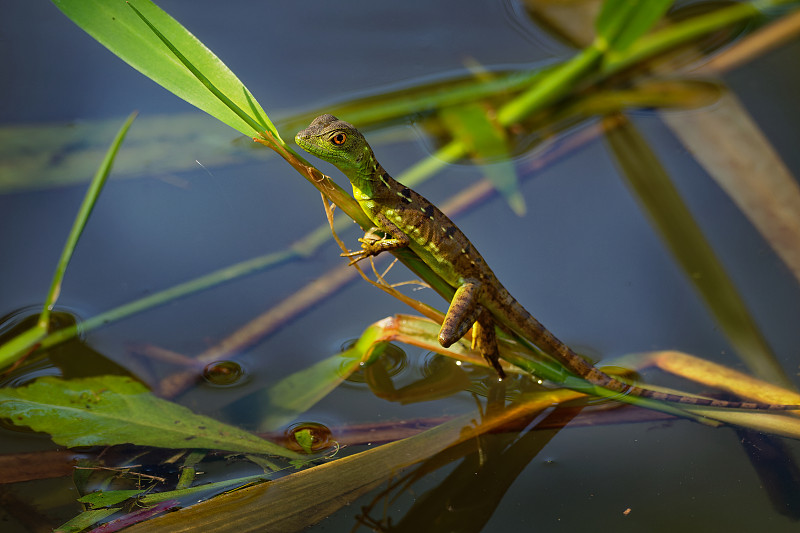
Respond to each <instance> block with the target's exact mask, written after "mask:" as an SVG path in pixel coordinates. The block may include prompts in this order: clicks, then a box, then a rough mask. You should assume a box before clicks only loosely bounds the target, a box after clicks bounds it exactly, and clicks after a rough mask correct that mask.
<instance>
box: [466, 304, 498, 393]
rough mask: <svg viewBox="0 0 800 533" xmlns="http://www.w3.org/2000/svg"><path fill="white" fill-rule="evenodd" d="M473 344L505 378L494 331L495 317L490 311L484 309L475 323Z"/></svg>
mask: <svg viewBox="0 0 800 533" xmlns="http://www.w3.org/2000/svg"><path fill="white" fill-rule="evenodd" d="M472 344H473V346H474V347H475V348H477V349H478V351H479V352H480V354H481V355H482V356H483V358H484V359H486V361H487V362H488V363H489V364H490V365H492V368H494V370H495V372H497V376H498V377H499V378H500V379H501V380H503V379H505V378H506V373H505V371H504V370H503V367H502V366H500V351H499V350H498V348H497V335H496V334H495V331H494V318H492V314H491V313H490V312H489V311H486V310H484V311H483V312H482V313H481V314H480V316H479V317H478V321H477V322H476V323H475V330H474V331H473V333H472Z"/></svg>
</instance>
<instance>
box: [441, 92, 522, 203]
mask: <svg viewBox="0 0 800 533" xmlns="http://www.w3.org/2000/svg"><path fill="white" fill-rule="evenodd" d="M488 114H489V110H488V109H486V108H484V106H482V105H480V104H476V103H473V104H465V105H461V106H455V107H446V108H444V109H442V110H441V111H439V116H440V117H441V118H442V121H443V122H444V124H445V126H446V127H447V128H448V130H450V134H451V135H453V137H454V138H455V139H456V140H457V141H459V142H461V143H463V144H464V146H465V147H466V148H467V150H468V151H469V153H470V156H471V157H472V159H473V160H474V161H475V162H476V163H477V164H479V165H481V167H482V169H483V171H484V174H485V176H486V178H487V179H488V180H489V181H491V182H492V185H494V187H495V188H496V189H497V190H498V191H499V192H500V194H502V195H503V197H504V198H505V199H506V201H507V202H508V205H509V206H510V207H511V209H512V210H513V211H514V213H516V214H517V215H520V216H522V215H524V214H525V198H524V197H523V196H522V193H521V192H520V190H519V179H518V178H517V171H516V169H515V168H514V164H513V163H512V162H511V153H510V151H509V148H508V142H507V139H506V134H505V130H504V129H503V128H501V127H499V126H498V125H497V124H495V123H494V122H492V121H491V120H490V118H489V116H488Z"/></svg>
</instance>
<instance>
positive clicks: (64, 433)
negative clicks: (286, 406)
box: [0, 376, 299, 458]
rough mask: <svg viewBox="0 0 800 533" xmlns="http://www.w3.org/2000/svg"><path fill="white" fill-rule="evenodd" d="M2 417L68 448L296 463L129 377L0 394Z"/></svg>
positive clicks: (45, 382) (38, 384) (43, 382)
mask: <svg viewBox="0 0 800 533" xmlns="http://www.w3.org/2000/svg"><path fill="white" fill-rule="evenodd" d="M0 417H3V418H8V419H10V420H11V421H12V422H13V423H14V424H16V425H18V426H28V427H30V428H32V429H34V430H36V431H44V432H46V433H49V434H50V435H51V436H52V438H53V441H54V442H56V443H57V444H61V445H64V446H97V445H105V446H110V445H115V444H136V445H140V446H156V447H160V448H211V449H218V450H227V451H233V452H251V453H264V454H272V455H279V456H283V457H292V458H298V457H299V455H297V454H295V453H294V452H291V451H289V450H286V449H284V448H282V447H280V446H278V445H276V444H273V443H271V442H269V441H266V440H263V439H260V438H258V437H256V436H255V435H253V434H251V433H248V432H246V431H243V430H241V429H238V428H236V427H233V426H229V425H227V424H223V423H221V422H217V421H216V420H214V419H212V418H209V417H207V416H202V415H198V414H195V413H193V412H191V411H190V410H189V409H187V408H186V407H183V406H181V405H178V404H175V403H172V402H169V401H167V400H162V399H161V398H158V397H156V396H155V395H153V394H152V393H151V392H150V391H149V390H147V388H146V387H145V386H144V385H142V384H141V383H139V382H138V381H135V380H133V379H131V378H129V377H123V376H99V377H91V378H84V379H75V380H65V379H61V378H57V377H52V376H48V377H44V378H41V379H38V380H36V381H34V382H33V383H31V384H30V385H28V386H25V387H19V388H4V389H0Z"/></svg>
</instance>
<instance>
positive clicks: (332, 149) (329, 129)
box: [294, 115, 377, 179]
mask: <svg viewBox="0 0 800 533" xmlns="http://www.w3.org/2000/svg"><path fill="white" fill-rule="evenodd" d="M294 141H295V142H296V143H297V144H298V145H299V146H300V147H301V148H302V149H303V150H305V151H306V152H308V153H310V154H312V155H315V156H317V157H319V158H320V159H323V160H325V161H327V162H329V163H331V164H333V165H334V166H336V168H338V169H339V170H341V171H342V172H343V173H344V174H345V175H346V176H347V177H348V178H351V179H353V178H355V177H358V178H359V179H363V178H364V177H367V176H371V175H372V174H373V172H374V167H376V165H377V163H376V162H375V156H374V154H373V153H372V148H370V146H369V144H367V141H366V139H364V136H363V135H361V132H360V131H358V130H357V129H356V128H355V127H353V125H352V124H350V123H349V122H345V121H344V120H339V119H338V118H336V117H334V116H333V115H320V116H318V117H317V118H315V119H314V120H313V121H312V122H311V124H310V125H309V126H308V127H307V128H306V129H304V130H302V131H300V132H299V133H298V134H297V135H296V136H295V138H294Z"/></svg>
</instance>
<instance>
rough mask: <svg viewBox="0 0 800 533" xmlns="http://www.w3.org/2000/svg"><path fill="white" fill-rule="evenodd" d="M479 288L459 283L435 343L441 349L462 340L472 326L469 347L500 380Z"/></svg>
mask: <svg viewBox="0 0 800 533" xmlns="http://www.w3.org/2000/svg"><path fill="white" fill-rule="evenodd" d="M482 287H483V286H482V285H481V283H480V282H479V281H473V280H467V281H465V282H464V283H462V284H461V285H460V286H459V287H458V288H457V289H456V294H455V295H454V296H453V301H452V302H451V303H450V308H449V309H448V310H447V314H446V315H445V317H444V322H443V323H442V329H440V330H439V344H441V345H442V346H444V347H445V348H447V347H449V346H451V345H452V344H453V343H454V342H456V341H457V340H458V339H460V338H461V337H463V336H464V335H465V334H466V333H467V331H469V329H470V328H471V327H472V326H473V324H474V325H475V326H476V327H475V329H474V330H473V337H472V346H473V348H477V349H478V351H479V352H480V353H481V355H483V357H484V358H485V359H486V360H487V361H488V362H489V364H491V365H492V368H494V369H495V371H496V372H497V374H498V376H500V379H503V378H505V376H506V374H505V372H503V369H502V367H501V366H500V361H499V358H500V353H499V351H498V349H497V337H496V336H495V332H494V319H493V318H492V314H491V313H490V312H489V311H487V310H486V309H484V308H483V306H481V305H480V304H479V303H478V302H479V301H480V297H481V292H482Z"/></svg>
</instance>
